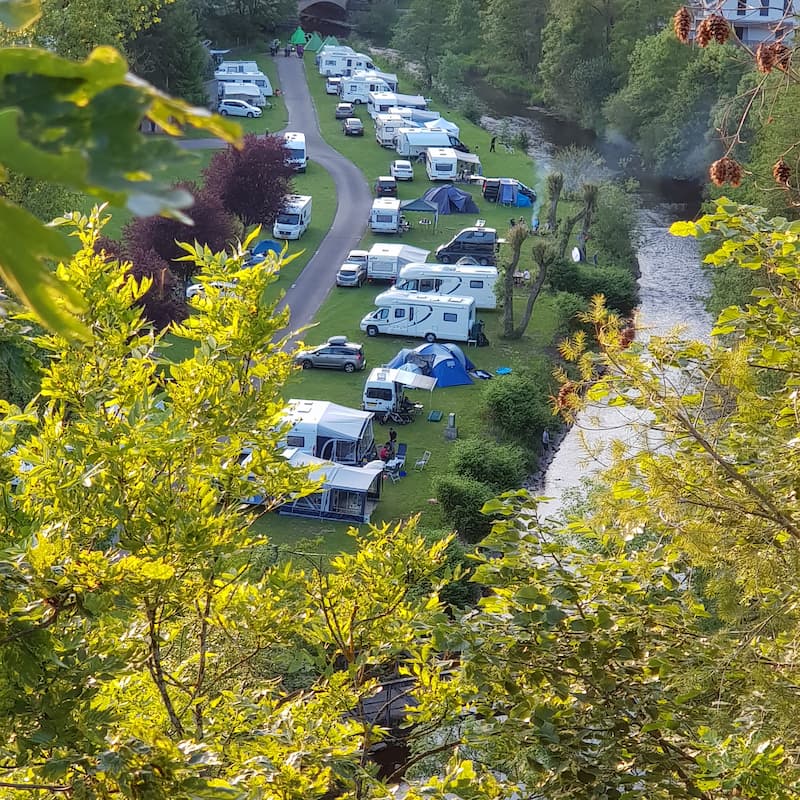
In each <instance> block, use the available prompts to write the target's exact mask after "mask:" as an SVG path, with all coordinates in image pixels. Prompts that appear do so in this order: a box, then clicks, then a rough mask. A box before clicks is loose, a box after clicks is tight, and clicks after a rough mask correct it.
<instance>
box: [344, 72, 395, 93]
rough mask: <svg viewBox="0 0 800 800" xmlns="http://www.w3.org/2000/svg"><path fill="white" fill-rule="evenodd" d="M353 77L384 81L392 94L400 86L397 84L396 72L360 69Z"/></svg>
mask: <svg viewBox="0 0 800 800" xmlns="http://www.w3.org/2000/svg"><path fill="white" fill-rule="evenodd" d="M351 77H353V78H361V77H363V78H373V79H375V80H379V81H383V82H384V83H385V84H386V85H387V86H388V87H389V91H390V92H396V91H397V87H398V85H399V84H398V82H397V75H396V74H395V73H394V72H381V71H380V70H378V69H359V70H356V71H355V72H354V73H353V74H352V76H351Z"/></svg>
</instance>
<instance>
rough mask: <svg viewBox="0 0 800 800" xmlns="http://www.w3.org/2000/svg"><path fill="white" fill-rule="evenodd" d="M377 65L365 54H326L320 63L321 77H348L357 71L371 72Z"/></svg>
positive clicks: (351, 52)
mask: <svg viewBox="0 0 800 800" xmlns="http://www.w3.org/2000/svg"><path fill="white" fill-rule="evenodd" d="M374 68H375V65H374V64H373V63H372V61H371V60H370V57H369V56H366V55H364V54H363V53H356V52H353V51H352V50H350V52H349V53H348V52H334V53H330V52H328V51H326V52H325V54H324V57H323V59H322V60H320V63H319V73H320V75H341V76H343V77H348V76H350V75H352V74H353V73H354V72H356V71H357V70H371V69H374Z"/></svg>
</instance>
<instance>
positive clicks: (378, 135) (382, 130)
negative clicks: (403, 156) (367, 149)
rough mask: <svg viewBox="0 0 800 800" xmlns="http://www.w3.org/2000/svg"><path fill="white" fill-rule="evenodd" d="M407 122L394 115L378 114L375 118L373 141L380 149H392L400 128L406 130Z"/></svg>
mask: <svg viewBox="0 0 800 800" xmlns="http://www.w3.org/2000/svg"><path fill="white" fill-rule="evenodd" d="M409 124H410V123H409V121H408V120H407V119H404V118H403V117H401V116H397V115H395V114H378V115H377V116H376V117H375V141H376V142H377V143H378V144H379V145H380V146H381V147H392V148H393V147H394V142H395V139H397V134H398V132H399V131H400V129H401V128H407V127H408V126H409Z"/></svg>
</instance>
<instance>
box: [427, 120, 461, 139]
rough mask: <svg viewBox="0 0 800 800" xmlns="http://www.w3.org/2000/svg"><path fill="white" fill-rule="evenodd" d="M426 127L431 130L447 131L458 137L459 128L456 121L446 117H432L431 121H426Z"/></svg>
mask: <svg viewBox="0 0 800 800" xmlns="http://www.w3.org/2000/svg"><path fill="white" fill-rule="evenodd" d="M425 127H426V128H427V129H428V130H429V131H434V130H436V131H447V133H449V134H450V135H451V136H455V137H456V138H458V134H459V132H460V131H459V128H458V125H456V124H455V123H454V122H450V121H449V120H446V119H445V118H444V117H439V119H432V120H430V121H429V122H426V123H425Z"/></svg>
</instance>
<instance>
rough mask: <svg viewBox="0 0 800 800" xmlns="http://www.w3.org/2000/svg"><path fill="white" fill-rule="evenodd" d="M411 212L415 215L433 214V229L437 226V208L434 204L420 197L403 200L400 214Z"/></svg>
mask: <svg viewBox="0 0 800 800" xmlns="http://www.w3.org/2000/svg"><path fill="white" fill-rule="evenodd" d="M406 212H413V213H415V214H433V229H434V230H436V228H437V227H438V225H439V206H437V205H436V203H431V202H429V201H428V200H425V199H424V198H422V197H418V198H417V199H416V200H404V201H403V202H401V203H400V213H401V214H405V213H406Z"/></svg>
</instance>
